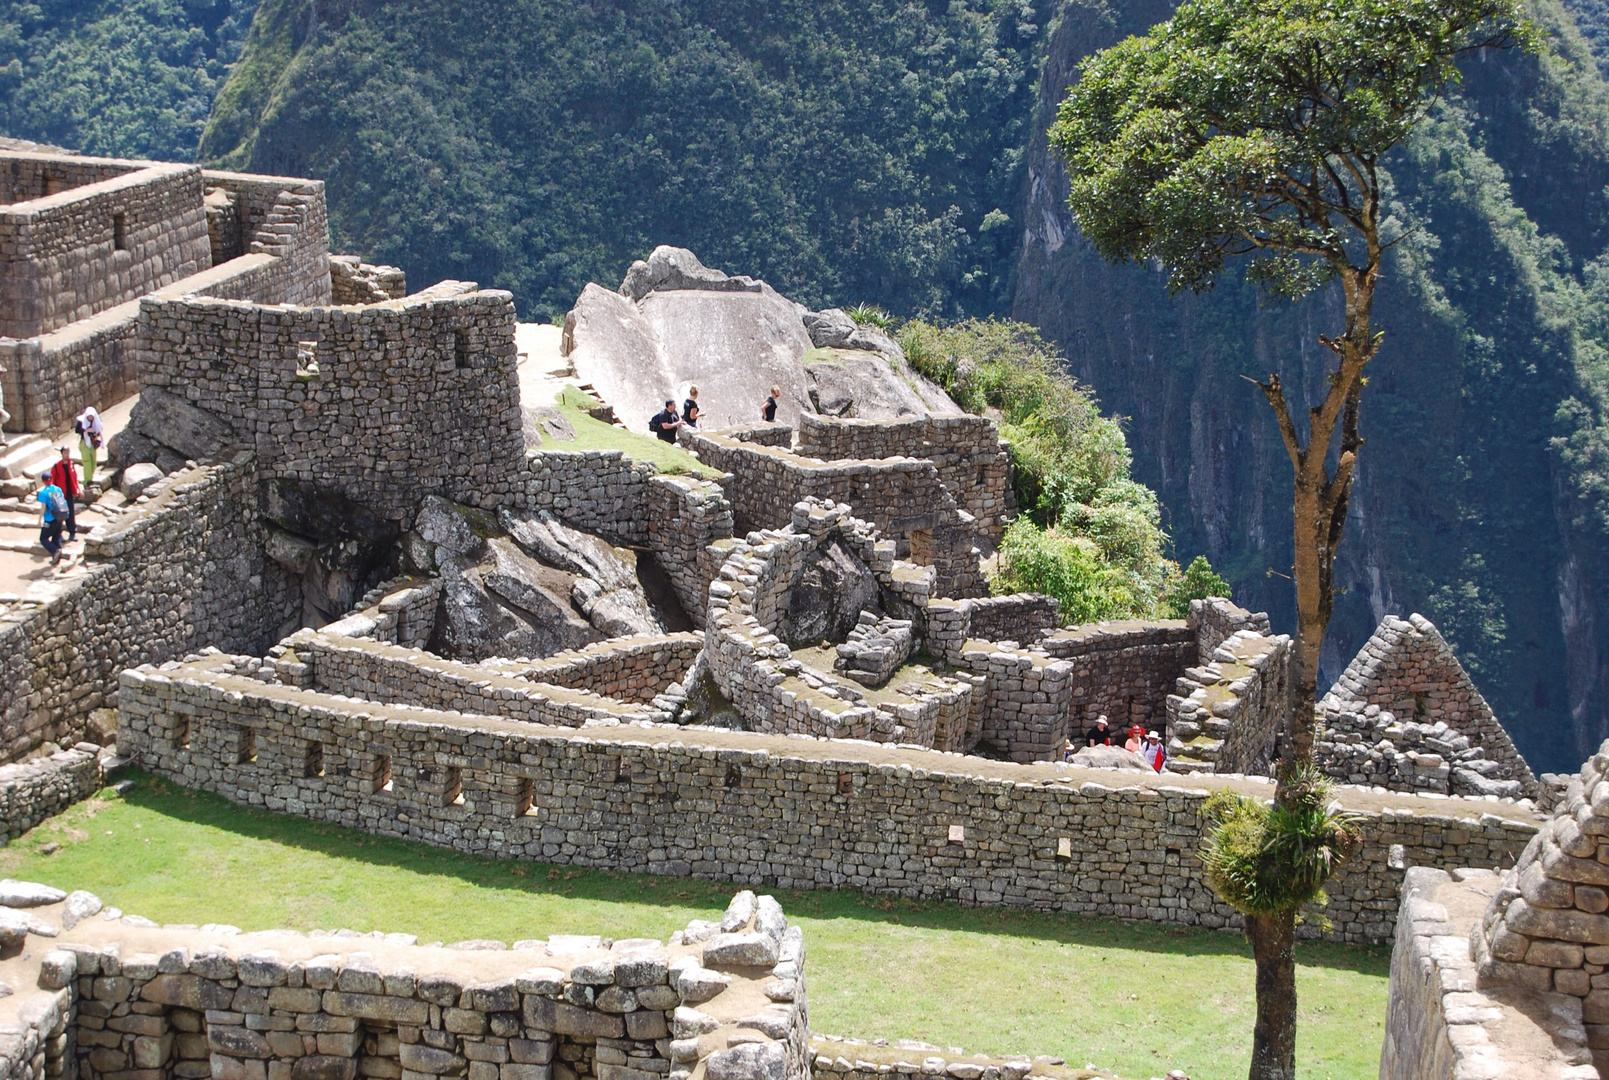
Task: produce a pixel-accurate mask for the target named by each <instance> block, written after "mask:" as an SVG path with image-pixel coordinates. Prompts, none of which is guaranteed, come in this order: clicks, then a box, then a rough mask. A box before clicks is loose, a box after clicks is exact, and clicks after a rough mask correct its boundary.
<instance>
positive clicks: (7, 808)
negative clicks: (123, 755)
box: [0, 743, 101, 844]
mask: <svg viewBox="0 0 1609 1080" xmlns="http://www.w3.org/2000/svg"><path fill="white" fill-rule="evenodd" d="M100 786H101V763H100V747H98V746H96V745H94V744H93V743H79V744H78V745H77V746H73V747H70V748H68V749H66V750H62V751H59V752H57V753H54V754H51V755H50V756H49V757H41V758H35V759H33V760H32V761H22V762H16V763H14V764H11V765H0V844H9V843H10V842H11V841H13V840H15V839H16V838H17V837H19V836H21V835H22V834H23V833H25V832H27V831H28V830H29V829H31V828H33V827H34V826H35V825H37V824H39V823H40V822H41V821H44V820H45V819H46V818H48V817H53V816H54V815H56V814H59V813H61V812H62V811H63V810H65V809H67V808H68V807H69V806H71V805H73V804H74V803H76V802H78V801H79V800H81V799H87V798H89V797H90V796H91V795H93V794H94V793H95V792H96V791H98V790H99V789H100Z"/></svg>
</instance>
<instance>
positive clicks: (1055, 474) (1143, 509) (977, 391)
mask: <svg viewBox="0 0 1609 1080" xmlns="http://www.w3.org/2000/svg"><path fill="white" fill-rule="evenodd" d="M899 342H900V345H901V347H902V348H904V350H905V355H906V358H907V359H909V360H910V362H911V365H912V366H913V367H915V368H916V370H917V371H919V372H921V373H922V374H923V375H926V376H927V377H928V378H930V379H932V380H933V381H934V382H936V383H938V384H939V385H940V386H942V387H943V388H944V389H945V391H946V392H947V393H949V395H950V396H951V397H953V398H954V399H955V401H956V403H957V404H959V405H960V406H961V407H962V408H964V409H966V410H967V411H968V412H971V413H977V414H980V415H987V416H991V417H994V419H995V420H996V422H997V423H998V424H999V425H1000V434H1001V435H1002V436H1003V437H1004V438H1005V439H1006V440H1007V441H1008V442H1009V443H1010V445H1011V458H1012V465H1013V467H1014V482H1015V486H1016V496H1017V508H1018V511H1019V512H1020V514H1021V516H1020V517H1019V518H1018V520H1017V521H1016V522H1014V523H1013V524H1012V525H1011V527H1010V528H1009V529H1008V530H1007V531H1006V536H1005V540H1004V542H1003V543H1002V544H1001V548H1000V560H999V570H998V572H997V573H996V574H995V576H994V578H993V580H992V582H991V584H992V585H993V587H994V591H995V592H996V593H1013V592H1039V593H1045V594H1047V595H1049V596H1054V597H1056V599H1057V600H1059V601H1061V610H1062V615H1063V617H1064V618H1065V619H1067V620H1068V621H1069V622H1074V623H1082V622H1091V621H1093V620H1096V619H1119V618H1134V617H1146V618H1157V617H1163V616H1168V617H1178V616H1182V615H1183V614H1184V613H1185V611H1187V610H1188V609H1189V604H1190V601H1191V600H1192V599H1198V598H1201V597H1206V596H1228V595H1229V587H1228V584H1227V583H1226V582H1225V581H1224V580H1223V579H1222V578H1220V577H1218V576H1217V575H1216V574H1214V573H1213V572H1212V568H1211V566H1210V565H1208V563H1207V560H1206V559H1205V558H1201V557H1197V559H1196V560H1195V561H1194V562H1193V563H1192V564H1191V566H1190V568H1189V570H1188V571H1186V572H1184V573H1181V572H1180V570H1179V565H1178V563H1176V562H1174V561H1173V560H1172V559H1170V558H1168V557H1167V549H1168V546H1169V545H1168V538H1167V534H1166V533H1165V532H1164V531H1163V529H1162V524H1161V515H1160V512H1159V510H1158V507H1157V499H1156V493H1155V492H1153V491H1152V490H1151V489H1150V488H1148V487H1145V486H1144V485H1142V484H1137V483H1135V482H1134V480H1133V478H1132V477H1131V476H1130V475H1129V470H1130V466H1131V465H1132V464H1133V458H1132V455H1131V454H1130V453H1129V447H1128V442H1127V440H1126V439H1125V438H1124V437H1123V429H1122V427H1121V426H1120V425H1119V424H1118V422H1117V421H1116V420H1115V419H1113V418H1111V417H1110V416H1103V415H1102V414H1101V410H1100V406H1099V404H1098V403H1097V402H1096V400H1095V397H1094V395H1093V394H1091V393H1090V391H1089V390H1088V388H1086V387H1083V386H1080V385H1079V384H1078V383H1077V381H1076V380H1074V379H1073V378H1072V377H1071V376H1070V375H1068V374H1067V361H1066V359H1065V358H1064V357H1061V356H1058V355H1057V354H1056V353H1055V352H1054V351H1053V350H1052V349H1051V348H1050V347H1049V346H1048V345H1047V344H1046V343H1045V341H1044V339H1043V338H1041V337H1040V336H1039V332H1038V331H1037V330H1035V329H1034V328H1033V327H1031V326H1027V325H1024V324H1023V323H1014V322H1007V321H1003V320H999V319H968V320H965V321H964V322H959V323H955V324H952V325H949V326H937V325H934V324H932V323H928V322H922V321H919V320H913V321H911V322H907V323H905V324H904V325H902V326H901V327H900V328H899Z"/></svg>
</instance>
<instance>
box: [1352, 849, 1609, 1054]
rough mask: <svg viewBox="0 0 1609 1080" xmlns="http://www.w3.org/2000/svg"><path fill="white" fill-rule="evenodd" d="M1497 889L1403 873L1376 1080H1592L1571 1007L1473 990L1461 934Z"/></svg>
mask: <svg viewBox="0 0 1609 1080" xmlns="http://www.w3.org/2000/svg"><path fill="white" fill-rule="evenodd" d="M1497 887H1498V878H1497V875H1495V874H1494V873H1493V872H1492V871H1490V870H1469V869H1458V870H1453V871H1452V872H1451V873H1449V872H1447V871H1445V870H1438V869H1435V868H1433V867H1428V866H1423V867H1414V868H1413V869H1410V870H1409V871H1408V873H1407V876H1406V879H1405V880H1404V882H1403V888H1402V911H1401V914H1400V915H1399V916H1398V918H1397V936H1396V941H1395V943H1394V946H1393V948H1392V950H1391V990H1390V998H1389V1001H1388V1003H1387V1006H1386V1023H1385V1045H1384V1047H1383V1048H1382V1051H1381V1055H1380V1080H1488V1078H1489V1080H1499V1078H1501V1080H1507V1078H1509V1077H1514V1078H1519V1077H1525V1078H1526V1080H1598V1077H1599V1075H1600V1073H1599V1070H1598V1068H1597V1067H1595V1065H1594V1062H1593V1057H1594V1055H1593V1052H1592V1049H1591V1048H1590V1047H1589V1046H1588V1045H1587V1042H1588V1034H1587V1029H1586V1028H1585V1027H1584V1026H1583V1025H1582V1009H1581V999H1580V998H1579V997H1576V996H1574V995H1569V994H1561V993H1555V992H1552V991H1549V990H1547V989H1541V990H1536V989H1523V988H1516V987H1501V988H1497V987H1490V986H1487V985H1485V984H1484V983H1483V982H1482V980H1481V978H1480V974H1479V971H1478V969H1477V965H1476V963H1475V961H1474V960H1473V959H1472V958H1471V953H1470V927H1471V926H1472V925H1473V926H1474V927H1475V929H1476V932H1477V933H1478V932H1479V929H1480V912H1481V910H1482V908H1483V907H1484V906H1485V905H1486V903H1487V902H1488V900H1489V898H1490V897H1491V895H1492V894H1493V892H1494V891H1495V890H1496V889H1497Z"/></svg>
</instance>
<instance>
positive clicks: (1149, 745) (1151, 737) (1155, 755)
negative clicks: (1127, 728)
mask: <svg viewBox="0 0 1609 1080" xmlns="http://www.w3.org/2000/svg"><path fill="white" fill-rule="evenodd" d="M1140 756H1141V757H1143V758H1145V763H1146V764H1147V765H1149V766H1151V768H1153V769H1155V770H1156V771H1157V772H1161V771H1162V766H1163V765H1165V764H1167V761H1168V748H1167V747H1165V746H1163V745H1162V736H1161V735H1159V734H1157V733H1156V732H1154V731H1147V732H1146V733H1145V749H1143V750H1141V751H1140Z"/></svg>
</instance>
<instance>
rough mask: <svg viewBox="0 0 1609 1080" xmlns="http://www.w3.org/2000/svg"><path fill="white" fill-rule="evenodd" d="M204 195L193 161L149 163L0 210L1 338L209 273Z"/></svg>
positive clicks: (40, 330)
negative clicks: (189, 277) (185, 163)
mask: <svg viewBox="0 0 1609 1080" xmlns="http://www.w3.org/2000/svg"><path fill="white" fill-rule="evenodd" d="M8 156H9V155H8V154H7V153H6V152H0V162H4V161H5V160H6V158H7V157H8ZM201 195H202V192H201V170H200V169H197V168H196V167H195V166H193V165H157V164H149V165H147V166H146V167H144V168H140V169H138V170H135V171H131V172H126V173H123V174H122V175H119V176H113V177H109V178H107V179H105V180H99V181H96V182H94V183H90V184H85V185H83V186H80V187H74V188H68V189H65V190H63V191H61V192H59V193H57V194H54V195H47V196H43V197H41V198H38V199H34V200H31V201H28V202H21V203H11V204H10V205H6V206H0V257H3V259H4V262H3V263H0V336H5V337H13V338H28V337H36V336H38V335H40V334H44V333H48V332H50V331H51V330H55V329H58V328H60V327H63V326H66V325H67V324H68V323H71V322H76V321H78V320H79V319H86V318H88V317H90V316H91V315H95V314H98V313H99V312H102V311H105V310H106V309H107V308H110V307H115V306H116V305H118V304H122V303H125V302H127V301H129V300H133V299H136V298H137V297H140V296H143V295H145V294H146V293H149V292H151V291H152V290H154V289H160V288H162V287H163V286H165V285H168V284H171V283H172V282H175V281H178V280H179V279H180V278H184V277H188V276H189V275H191V274H194V273H196V272H197V271H200V270H204V269H206V268H207V267H208V266H210V265H211V264H212V252H211V248H210V246H209V244H208V242H207V228H206V214H205V212H204V211H203V209H202V205H201Z"/></svg>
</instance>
